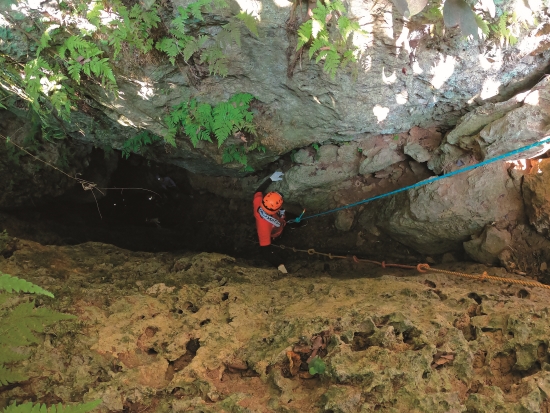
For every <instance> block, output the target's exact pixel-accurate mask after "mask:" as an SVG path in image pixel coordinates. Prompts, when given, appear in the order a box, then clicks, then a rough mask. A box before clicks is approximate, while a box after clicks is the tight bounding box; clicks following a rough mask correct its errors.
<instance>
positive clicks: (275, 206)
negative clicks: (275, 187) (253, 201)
mask: <svg viewBox="0 0 550 413" xmlns="http://www.w3.org/2000/svg"><path fill="white" fill-rule="evenodd" d="M282 205H283V196H282V195H281V194H280V193H278V192H269V193H268V194H267V195H266V196H264V198H263V199H262V206H263V209H264V210H265V212H267V213H268V214H269V215H275V214H276V213H277V211H278V210H279V209H281V206H282Z"/></svg>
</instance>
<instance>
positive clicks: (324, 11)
mask: <svg viewBox="0 0 550 413" xmlns="http://www.w3.org/2000/svg"><path fill="white" fill-rule="evenodd" d="M311 12H312V13H313V17H312V19H314V20H317V21H318V22H320V23H321V24H322V25H323V26H324V24H325V21H326V18H327V15H328V14H329V13H330V10H329V9H328V8H327V7H325V6H324V5H323V3H321V2H320V1H319V0H317V7H315V8H314V9H313V10H311Z"/></svg>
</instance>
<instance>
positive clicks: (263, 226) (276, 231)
mask: <svg viewBox="0 0 550 413" xmlns="http://www.w3.org/2000/svg"><path fill="white" fill-rule="evenodd" d="M263 197H264V195H263V193H262V192H256V193H255V194H254V201H253V205H254V218H256V230H257V231H258V239H259V240H260V247H266V246H268V245H270V244H271V239H272V238H277V237H278V236H279V235H281V234H282V232H283V228H284V226H285V224H286V221H285V219H284V217H282V216H280V215H279V214H278V213H277V214H275V215H268V214H267V213H266V212H265V211H264V210H263V209H262V199H263Z"/></svg>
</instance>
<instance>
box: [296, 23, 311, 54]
mask: <svg viewBox="0 0 550 413" xmlns="http://www.w3.org/2000/svg"><path fill="white" fill-rule="evenodd" d="M312 24H313V22H312V21H311V20H308V21H307V22H305V23H303V24H301V25H300V28H299V29H298V44H297V45H296V50H299V49H300V48H301V47H302V46H303V45H305V44H306V43H307V42H309V39H311V35H312V31H313V26H312Z"/></svg>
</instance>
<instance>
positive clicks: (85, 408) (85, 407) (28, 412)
mask: <svg viewBox="0 0 550 413" xmlns="http://www.w3.org/2000/svg"><path fill="white" fill-rule="evenodd" d="M100 404H101V400H95V401H93V402H89V403H82V404H77V405H74V406H63V405H62V404H61V403H59V404H57V405H53V406H50V407H46V405H45V404H42V405H41V404H40V403H37V404H33V403H23V404H20V405H17V404H12V405H10V406H8V407H6V408H5V409H4V410H2V413H86V412H89V411H91V410H93V409H95V408H96V407H97V406H99V405H100Z"/></svg>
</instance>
